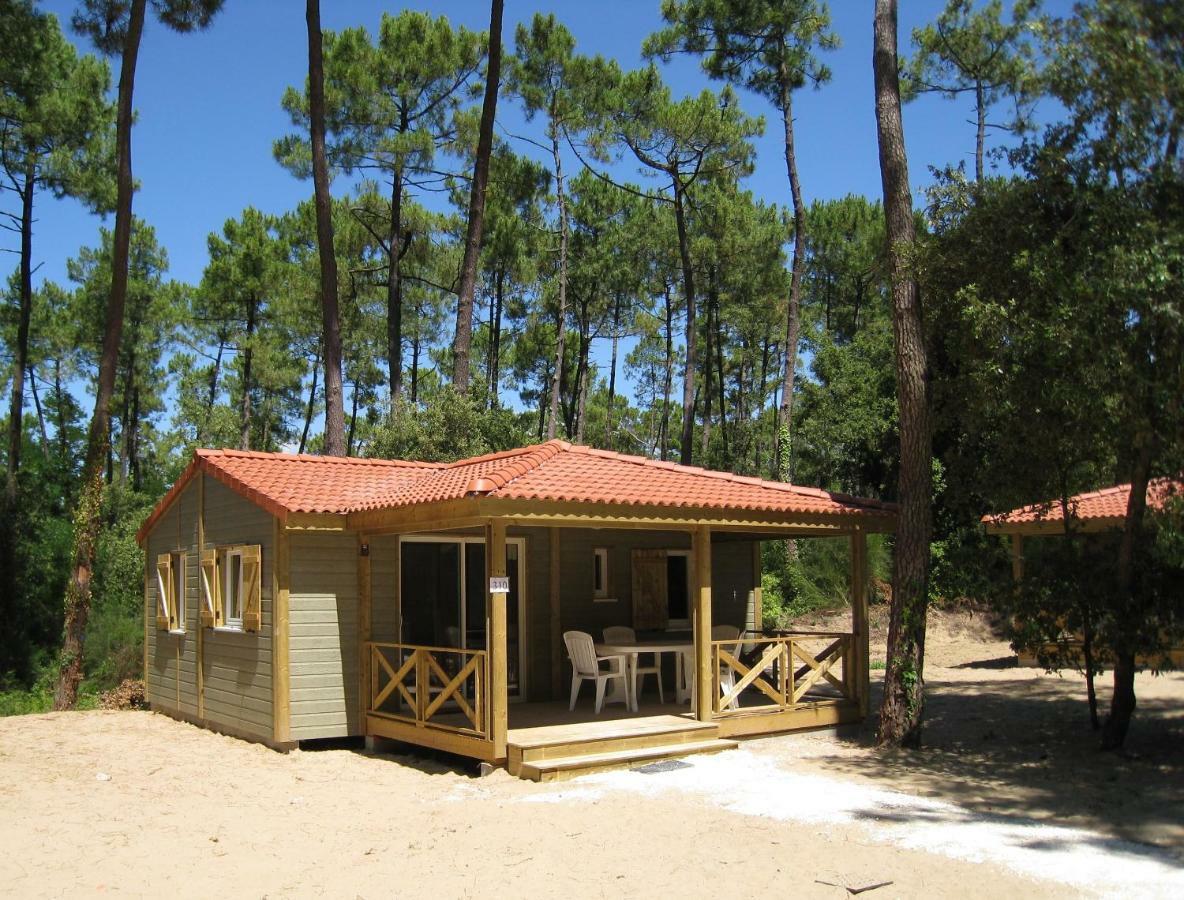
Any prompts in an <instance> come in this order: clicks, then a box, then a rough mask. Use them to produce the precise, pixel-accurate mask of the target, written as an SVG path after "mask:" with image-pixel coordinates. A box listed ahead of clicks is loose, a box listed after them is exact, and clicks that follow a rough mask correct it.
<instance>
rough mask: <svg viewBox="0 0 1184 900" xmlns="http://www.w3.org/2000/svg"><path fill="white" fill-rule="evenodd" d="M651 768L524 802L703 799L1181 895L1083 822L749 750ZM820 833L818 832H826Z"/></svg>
mask: <svg viewBox="0 0 1184 900" xmlns="http://www.w3.org/2000/svg"><path fill="white" fill-rule="evenodd" d="M686 762H687V763H688V766H687V767H686V768H679V769H675V770H672V771H667V772H658V773H652V774H647V773H643V772H637V771H630V770H621V771H613V772H604V773H599V774H594V775H587V776H584V777H582V778H579V779H577V780H575V781H573V782H569V783H568V785H565V786H560V787H557V788H556V789H555V790H553V791H549V792H546V793H540V794H535V795H533V796H531V797H528V798H525V799H526V801H527V802H548V803H549V802H562V801H565V800H569V801H575V802H580V801H592V800H595V799H597V798H598V797H601V796H603V795H604V794H605V793H608V792H615V791H629V792H633V793H636V794H641V795H646V796H654V795H659V794H669V793H677V794H684V795H694V796H698V797H701V798H702V799H703V800H704V801H706V802H709V803H714V804H716V805H717V806H720V807H723V808H724V809H728V810H731V811H733V812H736V813H740V814H742V815H749V816H760V817H763V818H768V819H777V820H782V821H799V822H809V823H817V822H820V821H821V822H824V823H835V824H855V825H859V826H862V827H863V828H864V829H865V831H866V832H867V834H868V836H870V837H871V838H873V839H875V840H878V841H883V842H885V843H889V844H893V845H896V846H900V847H904V848H908V849H911V850H924V851H927V852H930V853H938V854H942V855H944V856H948V857H951V858H954V859H960V860H966V861H969V862H984V863H993V864H995V865H1000V866H1003V867H1005V868H1007V869H1010V870H1011V871H1013V872H1016V873H1017V874H1020V875H1023V876H1026V877H1030V878H1038V879H1043V880H1048V881H1053V882H1057V883H1060V884H1064V885H1068V886H1072V887H1074V888H1077V889H1079V890H1082V891H1086V892H1090V893H1097V894H1100V895H1102V896H1115V897H1118V896H1121V897H1130V896H1138V897H1165V898H1169V897H1170V898H1173V900H1175V898H1180V897H1184V868H1182V867H1181V864H1180V863H1179V862H1178V861H1176V860H1174V859H1173V858H1172V857H1171V856H1170V855H1169V854H1167V853H1165V852H1163V851H1162V850H1160V849H1158V848H1155V847H1149V846H1144V845H1140V844H1134V843H1131V842H1128V841H1121V840H1117V839H1115V838H1111V837H1108V836H1106V835H1102V834H1098V833H1097V832H1092V831H1087V830H1084V829H1079V828H1065V827H1061V826H1056V825H1047V824H1044V823H1040V822H1036V821H1033V820H1031V819H1026V818H1022V817H1011V816H1004V815H990V814H983V813H976V812H972V811H970V810H968V809H965V808H963V807H961V806H958V805H956V804H953V803H948V802H945V801H941V800H933V799H930V798H925V797H915V796H912V795H910V794H904V793H900V792H897V791H889V790H883V789H881V788H875V787H871V786H869V785H864V784H860V783H859V782H856V781H850V780H840V779H835V778H827V777H825V776H822V775H816V774H813V773H805V772H795V771H793V769H792V768H789V767H787V766H785V765H778V764H776V763H775V762H773V761H772V760H770V759H768V758H767V757H764V756H761V755H759V754H757V753H754V752H752V751H750V750H745V749H739V750H732V751H730V752H728V753H722V754H718V755H714V756H699V757H695V758H693V759H688V760H686ZM820 832H821V829H820Z"/></svg>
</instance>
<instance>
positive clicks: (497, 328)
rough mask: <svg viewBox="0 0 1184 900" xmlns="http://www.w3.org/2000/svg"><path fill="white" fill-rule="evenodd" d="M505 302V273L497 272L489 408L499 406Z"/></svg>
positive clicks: (491, 319)
mask: <svg viewBox="0 0 1184 900" xmlns="http://www.w3.org/2000/svg"><path fill="white" fill-rule="evenodd" d="M505 302H506V273H505V272H504V271H499V272H498V273H497V281H496V282H495V286H494V294H493V311H492V313H491V315H490V317H489V318H490V321H489V408H490V409H497V408H498V405H499V402H500V400H499V397H498V384H499V382H500V381H501V364H502V310H503V309H504V308H505Z"/></svg>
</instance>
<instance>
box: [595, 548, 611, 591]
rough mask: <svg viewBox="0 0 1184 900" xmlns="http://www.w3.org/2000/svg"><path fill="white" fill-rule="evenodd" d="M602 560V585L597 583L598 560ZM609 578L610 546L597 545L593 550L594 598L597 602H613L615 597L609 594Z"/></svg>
mask: <svg viewBox="0 0 1184 900" xmlns="http://www.w3.org/2000/svg"><path fill="white" fill-rule="evenodd" d="M597 560H599V561H600V585H599V586H597V584H596V562H597ZM608 586H609V580H608V547H595V548H593V550H592V599H593V600H594V601H595V602H597V603H612V602H613V600H614V598H613V597H611V596H610V595H609V589H608Z"/></svg>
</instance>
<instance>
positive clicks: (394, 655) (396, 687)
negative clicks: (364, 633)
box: [366, 642, 489, 738]
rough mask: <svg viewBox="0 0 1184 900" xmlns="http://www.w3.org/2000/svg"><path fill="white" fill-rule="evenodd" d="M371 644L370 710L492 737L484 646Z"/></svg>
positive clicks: (437, 726)
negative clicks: (490, 732) (464, 647)
mask: <svg viewBox="0 0 1184 900" xmlns="http://www.w3.org/2000/svg"><path fill="white" fill-rule="evenodd" d="M369 647H370V695H369V702H368V703H367V704H366V710H367V712H368V713H370V714H371V715H379V716H384V717H386V718H389V719H395V720H398V721H403V722H411V723H414V724H415V725H417V726H421V727H422V726H425V725H429V724H430V725H431V726H432V727H433V728H440V729H444V730H447V731H455V732H458V733H461V734H466V735H476V736H479V737H484V738H488V737H489V711H488V708H487V707H488V704H489V691H488V687H487V685H488V684H489V666H488V658H487V656H486V653H485V651H484V650H465V649H462V648H460V647H425V646H421V645H417V644H383V643H377V642H371V643H370V644H369ZM442 710H443V711H445V712H444V713H443V714H442V713H441V711H442Z"/></svg>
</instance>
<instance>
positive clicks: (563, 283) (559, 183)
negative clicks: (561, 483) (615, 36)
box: [547, 109, 665, 458]
mask: <svg viewBox="0 0 1184 900" xmlns="http://www.w3.org/2000/svg"><path fill="white" fill-rule="evenodd" d="M549 127H550V131H551V158H552V159H553V160H554V163H555V202H556V204H558V206H559V320H558V326H557V327H556V330H555V366H554V369H553V371H552V372H551V397H550V413H549V416H548V419H547V440H553V439H554V438H555V429H556V428H557V427H558V421H559V391H560V384H559V380H560V376H561V374H562V372H563V353H564V347H563V341H564V338H565V337H566V335H567V329H566V328H565V327H564V325H565V323H566V321H567V238H568V233H567V197H566V195H565V194H564V190H563V157H562V156H561V155H560V153H559V130H558V128H557V126H556V125H555V110H554V109H552V111H551V124H550V126H549ZM663 458H665V457H663Z"/></svg>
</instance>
